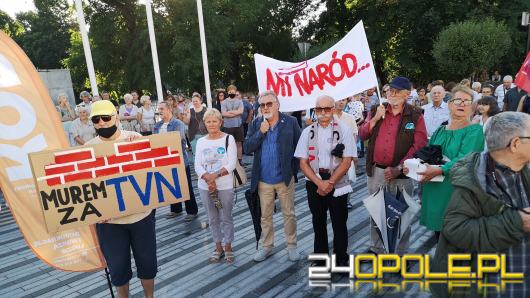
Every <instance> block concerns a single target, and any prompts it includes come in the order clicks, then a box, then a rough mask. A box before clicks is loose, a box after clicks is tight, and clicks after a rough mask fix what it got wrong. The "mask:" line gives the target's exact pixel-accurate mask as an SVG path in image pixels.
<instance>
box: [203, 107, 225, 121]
mask: <svg viewBox="0 0 530 298" xmlns="http://www.w3.org/2000/svg"><path fill="white" fill-rule="evenodd" d="M208 117H215V118H217V119H219V120H221V121H223V115H221V112H219V110H218V109H208V110H206V112H204V116H202V120H203V121H204V120H206V118H208Z"/></svg>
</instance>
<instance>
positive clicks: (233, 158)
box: [195, 134, 238, 190]
mask: <svg viewBox="0 0 530 298" xmlns="http://www.w3.org/2000/svg"><path fill="white" fill-rule="evenodd" d="M226 136H227V134H223V136H222V137H221V138H219V139H217V140H209V139H208V136H204V137H202V138H200V139H199V140H198V141H197V147H196V149H195V152H196V153H195V172H196V173H197V177H199V178H198V179H199V181H198V183H197V186H198V187H199V189H203V190H207V189H208V184H207V183H206V181H204V179H202V178H200V177H201V176H202V175H203V174H204V173H210V174H211V173H215V172H217V171H219V170H220V169H221V168H225V169H226V170H227V171H228V175H226V176H222V177H219V178H217V179H216V180H215V184H216V186H217V189H218V190H226V189H232V188H234V175H233V174H232V172H233V171H234V169H235V168H236V162H238V161H237V147H236V142H235V140H234V137H232V136H231V135H228V136H229V137H228V150H227V148H225V146H226Z"/></svg>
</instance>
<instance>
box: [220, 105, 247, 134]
mask: <svg viewBox="0 0 530 298" xmlns="http://www.w3.org/2000/svg"><path fill="white" fill-rule="evenodd" d="M241 107H243V101H242V100H241V99H226V100H223V102H222V103H221V111H222V112H230V111H237V110H239V109H240V108H241ZM223 120H224V124H223V126H224V127H226V128H232V127H240V126H241V124H242V123H243V121H241V115H237V116H235V117H224V119H223Z"/></svg>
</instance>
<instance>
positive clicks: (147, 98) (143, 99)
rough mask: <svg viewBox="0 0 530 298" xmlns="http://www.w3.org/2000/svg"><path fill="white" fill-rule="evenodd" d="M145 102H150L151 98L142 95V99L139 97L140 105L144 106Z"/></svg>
mask: <svg viewBox="0 0 530 298" xmlns="http://www.w3.org/2000/svg"><path fill="white" fill-rule="evenodd" d="M146 100H151V97H149V95H142V97H140V103H141V104H144V103H145V101H146Z"/></svg>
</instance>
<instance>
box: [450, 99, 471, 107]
mask: <svg viewBox="0 0 530 298" xmlns="http://www.w3.org/2000/svg"><path fill="white" fill-rule="evenodd" d="M449 102H452V103H454V104H455V105H457V106H459V105H461V104H462V103H464V105H465V106H470V105H471V104H473V100H471V99H462V98H453V99H451V100H450V101H449Z"/></svg>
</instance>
